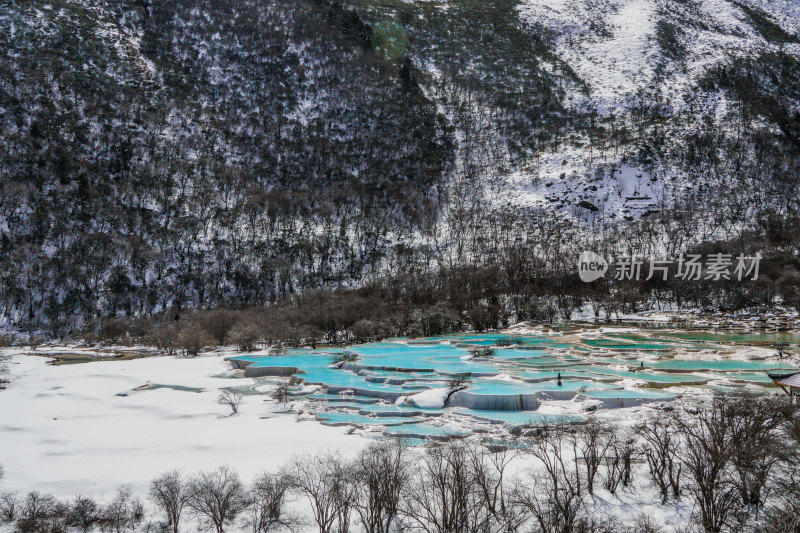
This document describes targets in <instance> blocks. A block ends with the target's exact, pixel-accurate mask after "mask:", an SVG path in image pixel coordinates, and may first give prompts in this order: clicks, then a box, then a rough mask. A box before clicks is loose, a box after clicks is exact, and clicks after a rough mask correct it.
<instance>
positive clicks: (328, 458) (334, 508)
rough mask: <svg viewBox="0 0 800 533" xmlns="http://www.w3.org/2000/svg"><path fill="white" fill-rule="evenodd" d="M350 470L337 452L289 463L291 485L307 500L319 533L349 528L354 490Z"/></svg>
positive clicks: (306, 456)
mask: <svg viewBox="0 0 800 533" xmlns="http://www.w3.org/2000/svg"><path fill="white" fill-rule="evenodd" d="M348 470H349V469H348V465H346V464H345V461H344V459H343V458H342V457H341V455H339V454H338V453H334V452H326V453H323V454H317V455H300V456H296V457H294V459H293V460H292V462H291V465H290V466H289V470H288V473H289V475H290V476H291V479H292V484H293V485H294V487H295V488H296V489H297V490H298V491H299V492H300V493H301V494H302V495H303V496H305V498H306V500H308V503H309V505H310V506H311V509H312V511H313V514H314V521H315V522H316V524H317V526H318V527H319V531H320V533H332V532H334V531H340V532H344V531H347V529H348V528H349V522H350V514H351V511H352V505H353V497H354V495H355V490H354V488H353V484H352V482H351V479H350V477H351V476H350V474H349V472H348Z"/></svg>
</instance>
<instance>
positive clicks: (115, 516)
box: [100, 487, 144, 533]
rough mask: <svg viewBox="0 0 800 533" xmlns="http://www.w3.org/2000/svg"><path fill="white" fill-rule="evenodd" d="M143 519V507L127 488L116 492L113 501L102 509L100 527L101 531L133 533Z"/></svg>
mask: <svg viewBox="0 0 800 533" xmlns="http://www.w3.org/2000/svg"><path fill="white" fill-rule="evenodd" d="M143 519H144V506H143V505H142V502H141V501H139V499H138V498H136V497H135V496H134V495H133V492H131V489H130V488H129V487H122V488H120V489H118V490H117V494H116V495H115V496H114V499H113V500H111V501H110V502H109V503H108V504H107V505H106V506H105V507H103V511H102V517H101V519H100V527H101V529H103V531H112V532H114V533H123V532H124V531H134V530H136V527H137V526H138V525H139V524H140V523H141V522H142V520H143Z"/></svg>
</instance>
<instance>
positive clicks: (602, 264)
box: [578, 252, 608, 283]
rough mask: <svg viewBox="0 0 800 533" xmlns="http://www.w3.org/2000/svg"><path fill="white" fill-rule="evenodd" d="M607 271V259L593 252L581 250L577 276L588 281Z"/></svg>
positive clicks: (599, 276)
mask: <svg viewBox="0 0 800 533" xmlns="http://www.w3.org/2000/svg"><path fill="white" fill-rule="evenodd" d="M606 271H608V261H606V260H605V258H603V257H602V256H600V255H597V254H596V253H594V252H581V256H580V257H579V258H578V276H580V278H581V281H585V282H586V283H589V282H590V281H594V280H596V279H600V278H602V277H603V275H604V274H605V273H606Z"/></svg>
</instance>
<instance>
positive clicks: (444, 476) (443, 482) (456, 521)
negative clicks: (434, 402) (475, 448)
mask: <svg viewBox="0 0 800 533" xmlns="http://www.w3.org/2000/svg"><path fill="white" fill-rule="evenodd" d="M403 514H404V516H405V517H407V518H408V520H409V521H410V523H411V528H413V529H418V530H421V531H425V532H428V533H433V532H435V533H446V532H453V531H457V532H472V531H481V530H483V529H484V528H485V526H487V525H488V523H489V517H488V513H487V511H486V510H484V509H483V508H482V506H481V502H480V494H479V492H478V490H477V487H476V485H475V484H474V476H473V471H472V464H471V461H470V452H469V449H468V447H467V446H466V445H465V444H464V443H463V442H461V441H451V442H447V443H443V444H442V443H437V444H434V445H431V446H429V447H428V449H427V450H426V453H425V456H424V458H423V459H422V461H421V462H420V463H419V464H418V468H417V471H416V474H415V475H414V476H413V478H412V481H411V483H410V484H409V488H408V490H407V491H406V494H405V498H404V506H403Z"/></svg>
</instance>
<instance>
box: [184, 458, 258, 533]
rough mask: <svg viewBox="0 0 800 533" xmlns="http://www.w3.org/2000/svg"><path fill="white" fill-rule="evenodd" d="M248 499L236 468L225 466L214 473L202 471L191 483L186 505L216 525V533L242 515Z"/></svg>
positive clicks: (210, 523)
mask: <svg viewBox="0 0 800 533" xmlns="http://www.w3.org/2000/svg"><path fill="white" fill-rule="evenodd" d="M246 503H247V500H246V495H245V491H244V487H243V486H242V482H241V481H240V480H239V475H238V474H237V473H236V471H234V470H232V469H231V468H229V467H227V466H221V467H219V468H217V469H216V470H214V471H212V472H202V473H200V474H199V475H197V476H196V477H195V478H194V479H192V481H191V482H190V483H189V499H188V500H187V502H186V505H187V506H188V507H189V508H190V509H191V510H192V511H193V512H194V514H195V515H196V516H197V517H198V518H199V519H201V520H204V521H205V522H207V523H208V524H209V525H211V526H213V527H214V529H215V531H216V533H224V531H225V527H226V526H227V525H229V524H232V523H233V521H234V520H235V519H236V517H237V516H239V513H241V512H242V511H243V510H244V508H245V506H246Z"/></svg>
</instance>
